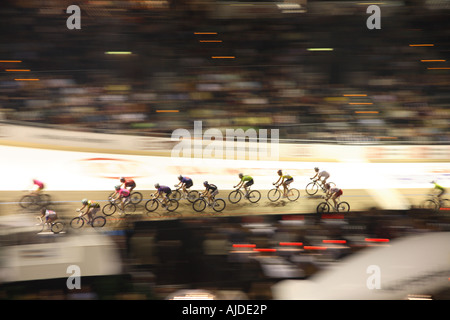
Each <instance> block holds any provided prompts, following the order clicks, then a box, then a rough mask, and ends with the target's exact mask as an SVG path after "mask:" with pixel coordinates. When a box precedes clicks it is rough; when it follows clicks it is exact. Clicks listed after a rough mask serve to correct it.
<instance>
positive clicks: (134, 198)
mask: <svg viewBox="0 0 450 320" xmlns="http://www.w3.org/2000/svg"><path fill="white" fill-rule="evenodd" d="M114 193H115V192H111V193H110V194H109V196H108V199H109V198H111V197H112V196H113V195H114ZM143 198H144V196H143V195H142V193H140V192H139V191H133V192H132V193H131V194H130V201H131V203H133V204H139V203H141V201H142V199H143Z"/></svg>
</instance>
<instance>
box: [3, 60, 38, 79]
mask: <svg viewBox="0 0 450 320" xmlns="http://www.w3.org/2000/svg"><path fill="white" fill-rule="evenodd" d="M3 63H22V60H0V64H3ZM5 71H6V72H30V69H5ZM14 81H39V79H37V78H14Z"/></svg>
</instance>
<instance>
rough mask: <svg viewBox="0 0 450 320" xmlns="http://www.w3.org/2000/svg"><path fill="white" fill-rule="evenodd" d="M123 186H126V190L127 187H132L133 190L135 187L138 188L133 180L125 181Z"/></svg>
mask: <svg viewBox="0 0 450 320" xmlns="http://www.w3.org/2000/svg"><path fill="white" fill-rule="evenodd" d="M123 186H124V187H125V188H126V187H131V188H133V187H136V182H134V180H133V179H130V180H125V182H124V184H123Z"/></svg>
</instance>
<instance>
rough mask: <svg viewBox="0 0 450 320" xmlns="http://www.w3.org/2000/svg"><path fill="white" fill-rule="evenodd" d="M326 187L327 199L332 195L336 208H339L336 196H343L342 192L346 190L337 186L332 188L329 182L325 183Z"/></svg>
mask: <svg viewBox="0 0 450 320" xmlns="http://www.w3.org/2000/svg"><path fill="white" fill-rule="evenodd" d="M325 189H326V190H327V192H326V194H325V198H326V199H330V197H331V200H333V202H334V208H335V209H336V208H337V201H336V198H339V197H340V196H342V194H343V193H344V192H343V191H342V189H339V188H336V187H334V188H331V186H330V184H329V183H327V184H326V185H325Z"/></svg>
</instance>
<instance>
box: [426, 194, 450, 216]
mask: <svg viewBox="0 0 450 320" xmlns="http://www.w3.org/2000/svg"><path fill="white" fill-rule="evenodd" d="M428 197H429V198H428V199H427V200H425V201H423V203H422V208H423V209H427V210H432V211H435V212H439V210H441V209H442V208H446V209H447V208H449V210H450V199H441V198H438V197H437V196H435V195H433V194H429V195H428Z"/></svg>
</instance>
